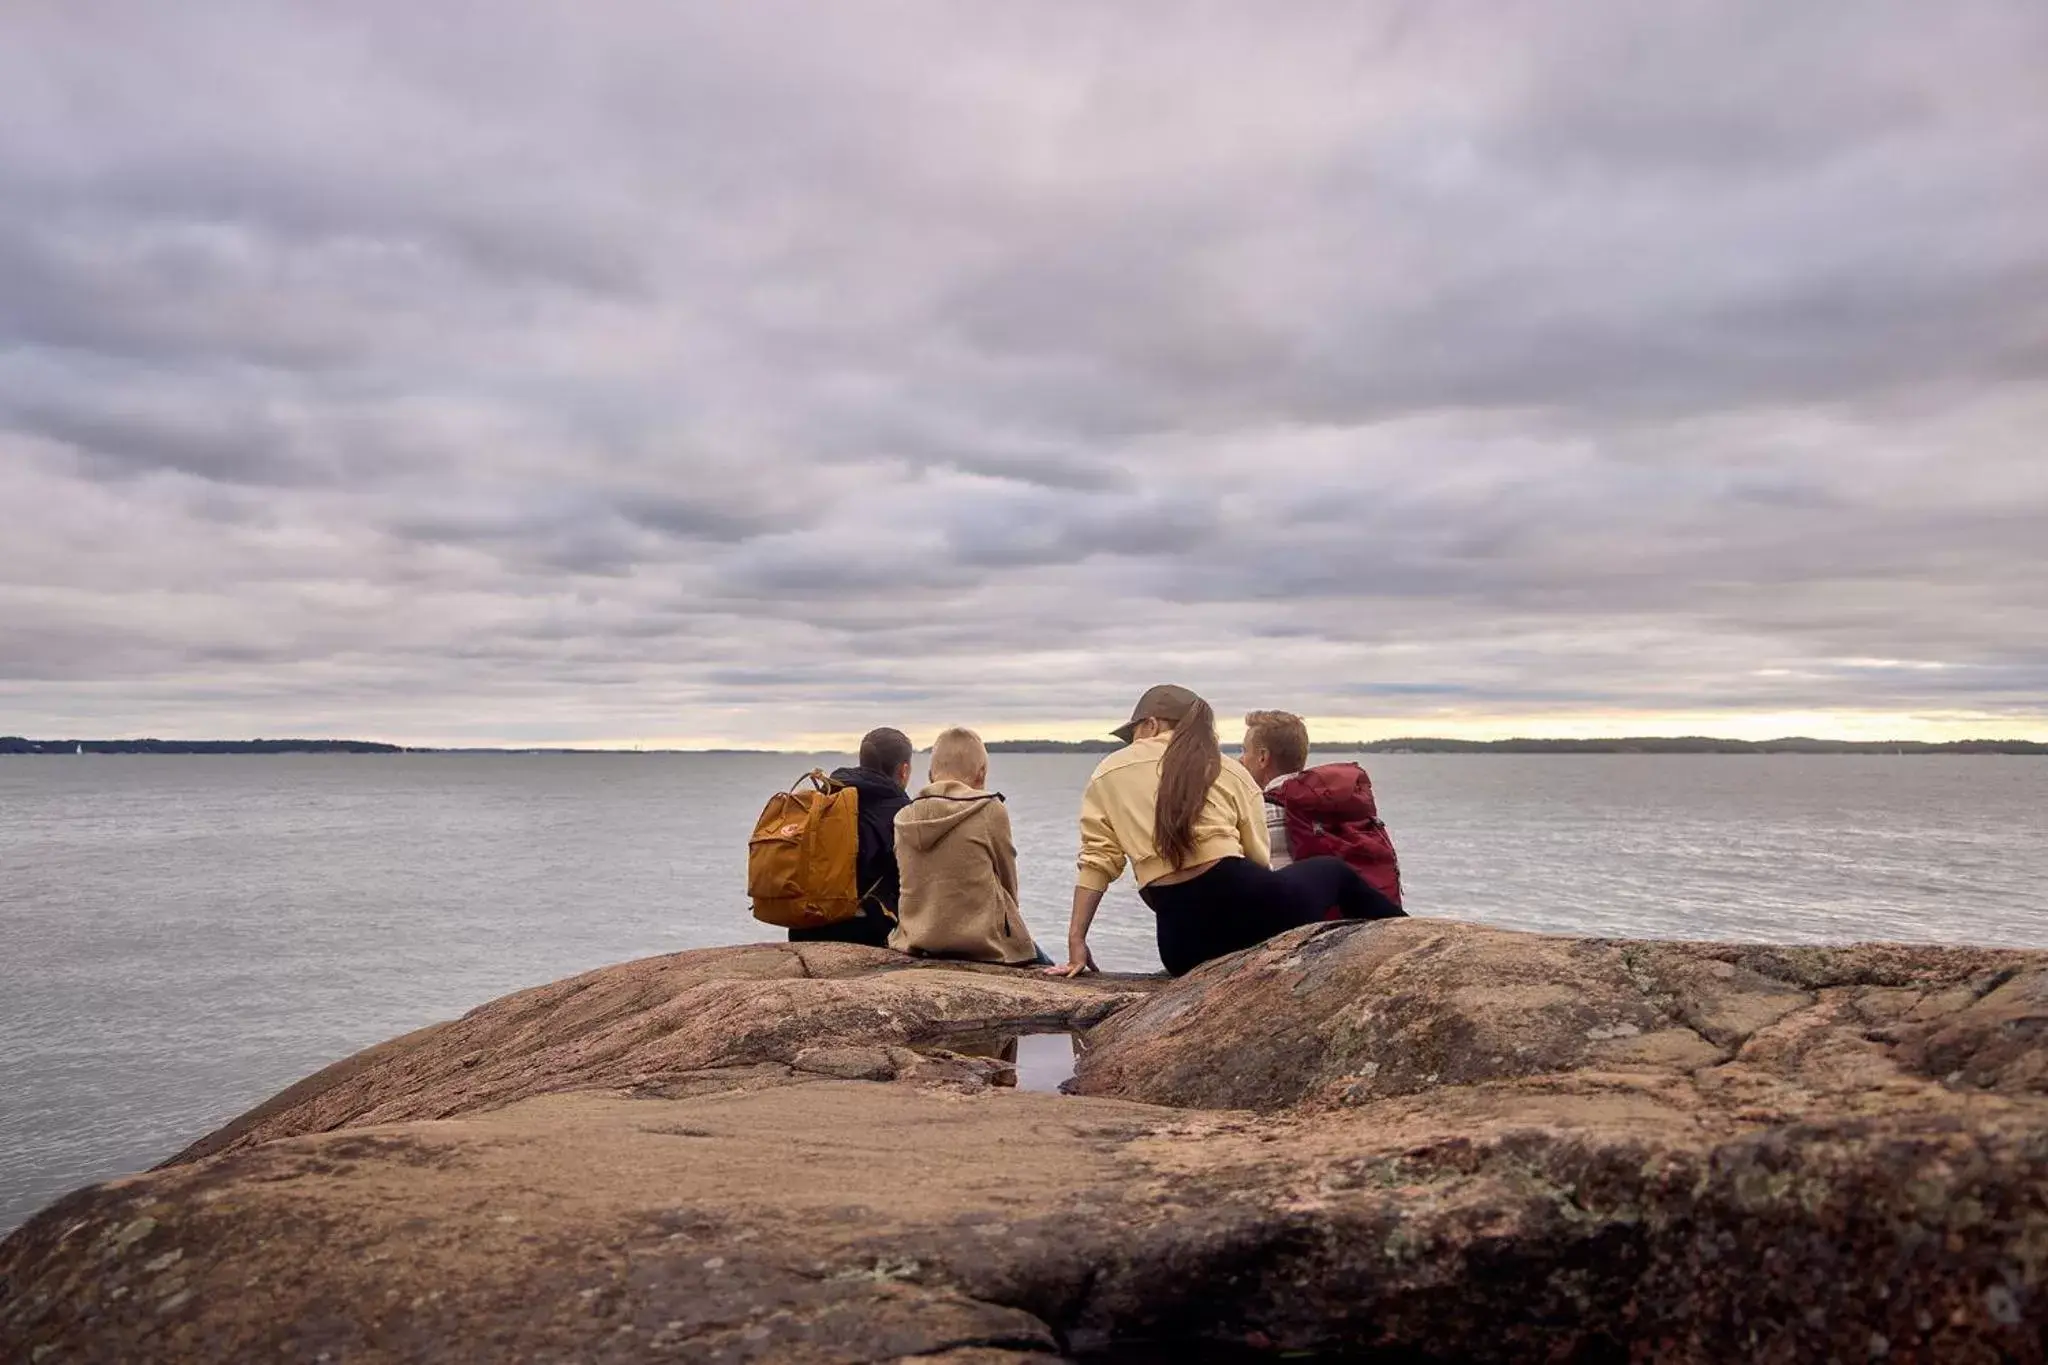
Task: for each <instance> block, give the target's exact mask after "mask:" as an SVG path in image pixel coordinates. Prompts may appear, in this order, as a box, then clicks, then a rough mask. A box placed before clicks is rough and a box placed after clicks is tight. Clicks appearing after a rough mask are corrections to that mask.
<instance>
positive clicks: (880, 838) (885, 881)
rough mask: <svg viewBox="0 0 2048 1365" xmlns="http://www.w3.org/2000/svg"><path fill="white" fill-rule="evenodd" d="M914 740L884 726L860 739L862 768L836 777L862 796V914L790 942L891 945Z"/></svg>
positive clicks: (795, 934)
mask: <svg viewBox="0 0 2048 1365" xmlns="http://www.w3.org/2000/svg"><path fill="white" fill-rule="evenodd" d="M910 753H911V745H910V738H909V736H907V735H905V734H904V733H903V732H902V731H901V730H891V729H889V728H888V727H886V726H884V727H883V728H882V729H879V730H870V731H868V732H867V734H865V735H863V736H862V737H861V741H860V766H859V767H858V768H840V769H838V770H837V771H835V772H834V773H833V774H832V780H833V781H835V782H844V783H845V784H846V785H847V786H849V787H852V788H853V789H854V790H855V791H857V792H859V793H860V852H859V854H858V855H857V857H856V861H855V864H854V880H855V881H856V882H858V883H859V886H860V913H859V914H858V915H855V916H854V917H853V918H852V919H847V920H841V921H839V923H837V924H827V925H823V926H821V927H819V928H816V929H792V930H790V931H789V941H790V942H791V943H820V942H832V943H865V944H867V945H869V946H870V947H873V948H886V947H888V946H889V931H890V930H892V929H894V928H895V927H896V902H897V900H898V898H899V897H900V896H901V895H902V877H901V874H900V873H898V871H897V869H896V812H897V811H899V810H902V809H903V808H904V807H905V806H907V805H909V804H910V797H909V795H908V794H906V793H905V791H904V787H905V786H907V785H908V784H909V782H910Z"/></svg>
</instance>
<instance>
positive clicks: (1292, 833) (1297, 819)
mask: <svg viewBox="0 0 2048 1365" xmlns="http://www.w3.org/2000/svg"><path fill="white" fill-rule="evenodd" d="M1242 762H1243V763H1244V766H1245V771H1247V772H1249V773H1250V774H1251V775H1252V780H1253V781H1255V782H1257V783H1258V784H1259V787H1260V789H1261V790H1262V791H1263V792H1264V793H1265V798H1266V829H1267V834H1268V838H1269V841H1270V842H1271V844H1272V849H1273V866H1274V867H1276V868H1278V867H1285V866H1287V864H1288V863H1289V862H1291V861H1294V860H1295V859H1299V858H1318V857H1326V856H1333V857H1337V858H1341V859H1343V860H1344V862H1345V864H1346V865H1348V866H1349V867H1350V868H1351V869H1352V870H1353V871H1354V872H1356V873H1358V875H1359V876H1361V877H1363V878H1365V880H1366V883H1367V884H1368V885H1370V886H1371V887H1372V888H1373V889H1374V890H1375V891H1378V892H1379V893H1380V894H1381V895H1383V896H1385V897H1386V898H1387V899H1388V900H1389V901H1391V902H1393V903H1394V904H1395V905H1396V906H1398V905H1400V904H1401V861H1400V859H1399V858H1398V857H1397V856H1396V855H1395V853H1394V841H1393V838H1392V837H1391V836H1390V835H1388V833H1387V826H1386V824H1385V822H1384V821H1382V820H1381V819H1380V811H1379V803H1378V802H1376V801H1375V800H1374V799H1373V794H1372V779H1371V778H1370V777H1367V776H1366V774H1365V769H1363V768H1361V767H1359V766H1358V765H1357V764H1356V763H1325V764H1322V765H1320V766H1318V767H1314V768H1310V767H1308V726H1307V725H1306V724H1304V723H1303V721H1302V719H1301V717H1300V716H1297V715H1294V714H1293V713H1292V712H1288V711H1254V712H1252V713H1251V714H1250V715H1247V716H1246V717H1245V718H1244V757H1243V759H1242ZM1304 770H1305V771H1304ZM1331 917H1332V918H1336V917H1337V916H1336V915H1332V916H1331Z"/></svg>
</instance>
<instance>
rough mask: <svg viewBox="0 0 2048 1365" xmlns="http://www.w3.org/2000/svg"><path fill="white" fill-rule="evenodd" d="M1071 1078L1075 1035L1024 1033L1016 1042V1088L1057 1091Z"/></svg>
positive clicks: (1072, 1077) (1072, 1075) (1072, 1074)
mask: <svg viewBox="0 0 2048 1365" xmlns="http://www.w3.org/2000/svg"><path fill="white" fill-rule="evenodd" d="M1072 1079H1074V1035H1073V1034H1071V1033H1027V1034H1025V1035H1024V1036H1023V1037H1021V1038H1019V1039H1018V1040H1017V1088H1018V1089H1019V1090H1050V1091H1054V1092H1057V1091H1058V1090H1059V1089H1060V1087H1061V1086H1062V1085H1064V1084H1065V1083H1066V1082H1068V1081H1071V1080H1072Z"/></svg>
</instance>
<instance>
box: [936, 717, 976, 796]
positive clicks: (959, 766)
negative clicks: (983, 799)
mask: <svg viewBox="0 0 2048 1365" xmlns="http://www.w3.org/2000/svg"><path fill="white" fill-rule="evenodd" d="M987 768H988V746H987V745H986V744H983V743H982V742H981V736H980V735H977V734H975V733H974V731H972V730H969V729H966V728H964V727H962V726H958V725H956V726H954V727H953V728H952V729H950V730H941V731H940V732H939V737H938V738H937V739H935V740H933V741H932V780H933V781H934V782H936V781H938V780H939V779H940V778H947V777H950V778H952V779H953V780H954V781H956V782H966V781H968V780H970V779H972V778H973V777H974V776H975V774H977V773H980V772H984V771H986V770H987Z"/></svg>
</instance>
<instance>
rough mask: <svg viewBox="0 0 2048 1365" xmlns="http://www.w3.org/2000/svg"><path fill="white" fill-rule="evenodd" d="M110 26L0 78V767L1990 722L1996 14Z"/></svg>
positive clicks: (2020, 587) (2033, 438)
mask: <svg viewBox="0 0 2048 1365" xmlns="http://www.w3.org/2000/svg"><path fill="white" fill-rule="evenodd" d="M117 9H119V7H117ZM117 17H118V20H119V22H120V25H121V31H122V34H123V39H124V40H123V41H122V42H121V43H109V42H107V41H106V40H105V33H106V31H107V25H108V24H110V23H113V22H115V18H111V17H109V15H108V14H107V13H105V12H99V11H94V12H91V13H88V12H86V11H81V10H76V9H71V10H67V9H64V8H62V7H54V8H53V7H43V8H41V9H37V10H35V11H33V12H32V13H29V14H26V15H24V16H22V17H20V18H19V19H18V20H17V21H16V22H15V23H14V24H13V25H11V30H10V42H9V43H8V44H7V45H6V46H5V49H4V50H0V505H6V506H9V507H31V508H34V509H36V511H35V515H33V516H31V517H28V518H24V519H18V520H15V521H10V524H9V528H8V533H7V535H6V537H5V538H4V539H0V706H5V707H6V708H7V709H8V710H9V713H10V714H11V715H14V716H16V717H17V719H15V720H12V721H10V722H8V723H6V724H4V725H0V729H6V730H10V731H11V730H16V729H20V730H39V729H41V730H51V731H63V730H70V731H84V730H91V729H95V728H100V729H109V730H120V731H128V730H132V729H134V728H136V727H137V726H142V727H146V728H156V729H159V730H162V731H169V730H170V729H171V728H172V724H173V723H174V724H175V725H177V726H181V727H184V729H185V730H186V731H187V732H191V733H197V732H206V731H222V730H231V729H232V730H240V729H244V728H247V727H248V726H251V725H258V726H260V727H261V728H263V729H266V730H270V731H273V732H278V731H283V730H288V729H294V728H299V727H300V722H302V721H303V720H305V719H306V718H309V717H311V718H317V719H320V720H321V721H322V723H330V721H331V723H332V724H334V725H336V726H338V727H339V728H340V729H342V730H348V729H351V728H354V727H352V726H351V725H349V724H348V723H347V722H348V720H349V719H350V718H352V717H360V718H361V722H362V725H363V726H364V727H365V728H368V729H372V730H376V731H378V732H380V733H387V734H392V735H394V736H396V737H400V738H419V739H432V738H435V737H437V736H442V735H445V736H450V737H458V736H459V737H467V738H471V739H474V738H488V737H492V736H504V737H507V738H515V739H551V740H575V739H579V738H621V737H630V736H636V735H646V736H656V735H660V734H664V733H674V732H677V731H679V730H680V731H687V732H689V733H692V734H699V733H701V734H703V735H704V736H705V737H710V736H711V735H712V734H713V732H714V731H715V732H717V733H718V734H722V735H724V736H725V737H727V738H730V739H732V740H735V741H753V742H759V741H761V740H763V739H772V738H775V737H777V736H778V735H780V734H782V733H794V732H798V731H805V730H834V729H853V730H857V729H858V728H861V726H860V725H858V724H855V723H854V717H855V715H856V713H859V716H860V717H861V718H862V719H865V718H866V716H867V715H868V714H869V713H870V712H872V711H874V710H876V709H883V710H891V709H893V710H895V711H897V712H900V713H901V714H902V715H903V716H904V717H906V718H907V721H906V723H915V722H918V721H921V720H925V719H935V718H937V717H939V716H941V715H943V716H948V717H959V716H965V715H973V716H980V717H983V718H984V719H983V720H982V722H981V723H983V724H984V725H995V726H997V727H998V728H1000V726H1003V725H1014V726H1017V727H1021V728H1032V727H1045V726H1051V725H1058V724H1065V723H1079V722H1081V721H1087V720H1090V719H1099V718H1102V717H1107V716H1110V715H1113V714H1114V713H1115V712H1117V711H1118V710H1120V709H1121V708H1122V707H1124V706H1127V705H1128V700H1129V698H1128V694H1129V693H1130V692H1131V691H1133V690H1135V689H1136V688H1137V687H1141V686H1143V685H1145V684H1146V683H1149V682H1152V681H1157V680H1158V678H1159V677H1161V676H1167V675H1172V676H1177V677H1182V678H1185V679H1187V680H1190V681H1194V682H1196V683H1198V684H1199V685H1201V686H1203V687H1204V688H1206V689H1209V690H1211V691H1212V692H1213V693H1214V695H1215V696H1216V698H1217V700H1218V701H1219V703H1221V704H1225V705H1230V704H1234V703H1236V702H1239V701H1242V702H1243V703H1244V704H1247V705H1249V704H1254V703H1260V702H1264V703H1273V702H1277V703H1280V704H1292V705H1294V706H1296V708H1297V709H1302V710H1309V711H1317V708H1321V710H1320V711H1319V712H1318V713H1319V714H1357V713H1361V712H1363V713H1367V714H1370V715H1374V716H1379V717H1394V718H1400V717H1412V718H1414V719H1415V721H1416V723H1417V724H1418V725H1426V724H1427V723H1430V722H1433V721H1436V720H1439V719H1442V718H1444V717H1452V718H1455V717H1457V716H1460V715H1470V716H1485V715H1506V716H1524V715H1528V716H1540V715H1548V714H1571V715H1588V714H1591V715H1597V714H1601V713H1603V712H1618V711H1630V710H1644V709H1651V710H1654V709H1658V708H1662V709H1665V710H1670V711H1683V712H1686V713H1688V714H1693V713H1709V714H1725V715H1727V716H1729V717H1731V723H1733V720H1734V719H1739V717H1740V716H1741V715H1743V714H1745V713H1754V712H1758V711H1774V712H1775V711H1810V710H1828V709H1840V710H1876V711H1889V712H1893V713H1895V714H1898V715H1900V716H1902V717H1909V716H1912V715H1916V714H1921V713H1927V714H1936V713H1939V714H1957V715H1963V716H1965V717H1977V718H1979V719H1980V720H1981V722H1982V723H1983V724H1992V723H1998V724H2006V723H2010V724H2011V725H2013V726H2015V727H2020V728H2032V729H2035V730H2039V729H2040V728H2041V727H2042V726H2044V725H2048V712H2044V711H2043V709H2042V702H2041V698H2042V697H2043V696H2044V695H2048V693H2044V691H2043V682H2044V680H2048V679H2044V672H2043V669H2044V661H2043V657H2042V655H2041V652H2040V650H2039V648H2038V647H2037V646H2036V645H2035V644H2034V641H2036V640H2039V639H2043V638H2048V606H2044V605H2043V604H2044V603H2048V561H2044V555H2043V552H2042V549H2041V544H2040V541H2041V536H2040V527H2041V525H2042V524H2043V522H2044V520H2048V474H2044V473H2043V472H2042V469H2043V467H2042V465H2041V461H2040V459H2039V455H2040V451H2039V432H2040V431H2041V430H2043V429H2044V426H2043V424H2044V423H2048V99H2044V97H2043V95H2042V91H2041V82H2040V80H2039V73H2040V70H2041V69H2042V67H2043V65H2044V63H2048V15H2044V13H2043V12H2042V11H2041V10H2040V8H2039V7H2038V6H2036V5H2030V4H2026V3H2022V0H1964V2H1963V3H1960V4H1958V5H1955V6H1950V7H1946V8H1945V9H1944V11H1943V12H1942V14H1941V15H1939V16H1935V15H1933V14H1932V13H1931V12H1930V11H1928V10H1926V9H1925V8H1924V7H1921V6H1917V5H1906V4H1886V3H1880V4H1877V5H1868V6H1866V5H1847V4H1834V3H1824V4H1819V5H1816V6H1807V7H1803V8H1801V9H1799V10H1797V11H1796V12H1794V11H1790V10H1787V9H1785V8H1784V7H1783V6H1776V5H1765V4H1761V3H1757V4H1751V3H1746V2H1744V3H1729V4H1713V5H1699V6H1680V7H1678V8H1676V9H1673V10H1670V11H1668V12H1662V11H1660V12H1659V13H1658V14H1657V15H1654V16H1652V15H1648V14H1646V13H1645V12H1643V11H1641V10H1640V9H1639V8H1638V7H1635V6H1631V5H1627V4H1623V3H1618V2H1617V3H1611V4H1593V5H1589V6H1581V7H1576V8H1574V9H1572V10H1571V11H1569V12H1565V11H1556V10H1548V11H1546V10H1515V11H1511V12H1510V11H1502V10H1500V9H1499V8H1498V7H1496V6H1482V5H1478V4H1469V5H1468V4H1457V3H1453V4H1449V5H1442V6H1428V7H1404V8H1402V9H1401V10H1399V11H1396V12H1389V13H1379V14H1372V15H1365V14H1362V13H1361V12H1360V11H1358V10H1357V9H1356V7H1353V6H1345V5H1334V4H1333V5H1322V4H1303V5H1299V6H1289V7H1288V9H1287V10H1286V11H1285V12H1284V13H1277V12H1276V13H1265V12H1253V11H1249V10H1245V11H1232V10H1228V9H1188V10H1185V11H1176V12H1175V13H1174V14H1173V15H1172V16H1171V17H1170V18H1163V17H1162V16H1161V14H1160V12H1158V11H1154V10H1150V9H1147V8H1145V7H1140V6H1110V7H1098V8H1097V9H1094V10H1090V11H1087V12H1085V13H1076V14H1063V15H1060V16H1057V17H1055V16H1053V15H1051V14H1050V13H1049V12H1048V13H1040V12H1036V11H1028V12H1019V13H1017V14H1015V15H1008V16H1004V17H1002V18H1000V19H999V18H997V17H994V16H991V15H988V14H985V13H982V12H978V11H971V10H961V9H958V8H955V7H949V6H938V5H930V6H925V5H913V6H911V7H910V8H908V9H905V10H902V11H900V12H897V13H895V14H893V15H892V17H891V19H890V21H889V22H887V23H882V22H879V21H877V20H876V19H875V18H874V17H873V16H872V15H871V14H870V13H867V12H864V11H860V10H858V9H854V8H846V7H830V6H822V5H808V4H782V3H769V4H762V5H752V6H747V7H744V8H739V9H735V8H732V7H726V6H712V5H681V6H671V5H660V6H657V5H652V4H626V5H620V6H613V7H610V8H608V9H606V10H605V11H603V12H602V13H601V14H593V15H577V16H573V17H572V16H570V15H569V14H568V13H567V12H566V11H563V10H560V9H558V8H555V7H552V6H547V5H514V6H492V7H489V8H488V9H485V8H482V7H465V6H456V7H454V8H445V7H444V8H441V9H437V10H434V11H431V12H430V11H426V10H421V9H420V8H418V7H416V6H414V7H407V6H399V5H395V4H384V3H369V4H364V5H358V6H350V7H346V8H345V9H331V10H324V11H318V12H313V11H306V10H296V11H295V10H291V9H276V8H273V7H267V6H260V5H243V4H239V3H233V2H232V0H209V2H208V3H204V4H199V5H196V6H186V7H181V8H180V9H179V10H178V12H177V13H176V14H175V15H172V14H171V13H170V12H169V11H163V10H159V9H155V8H151V7H146V6H139V5H138V6H133V7H130V8H127V9H125V10H120V12H119V14H118V16H117ZM486 34H487V35H488V40H489V41H488V51H489V54H490V56H489V59H488V60H486V59H484V57H483V55H482V53H483V52H484V51H485V48H484V47H481V46H479V44H480V42H482V41H483V35H486ZM1887 661H1889V662H1887ZM1932 664H1940V665H1944V666H1943V667H1930V666H1927V665H1932ZM334 717H339V718H340V719H339V720H332V719H331V718H334Z"/></svg>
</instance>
